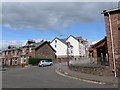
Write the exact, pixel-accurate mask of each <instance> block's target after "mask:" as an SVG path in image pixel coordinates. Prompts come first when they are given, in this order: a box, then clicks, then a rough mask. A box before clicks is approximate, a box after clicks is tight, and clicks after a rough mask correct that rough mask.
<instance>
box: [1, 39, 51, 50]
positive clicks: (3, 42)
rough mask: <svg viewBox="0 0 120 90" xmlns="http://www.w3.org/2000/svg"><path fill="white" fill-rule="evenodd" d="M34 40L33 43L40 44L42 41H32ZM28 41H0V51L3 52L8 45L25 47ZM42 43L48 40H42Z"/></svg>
mask: <svg viewBox="0 0 120 90" xmlns="http://www.w3.org/2000/svg"><path fill="white" fill-rule="evenodd" d="M33 40H35V42H36V43H37V42H40V41H41V40H43V39H33ZM27 41H28V40H20V41H17V40H11V41H7V40H2V41H0V50H4V49H7V47H8V46H9V45H14V46H16V47H21V46H24V45H26V43H27ZM44 41H50V40H44Z"/></svg>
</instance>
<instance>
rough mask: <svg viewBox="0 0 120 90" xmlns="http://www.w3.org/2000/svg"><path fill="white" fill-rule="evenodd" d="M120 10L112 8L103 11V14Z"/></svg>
mask: <svg viewBox="0 0 120 90" xmlns="http://www.w3.org/2000/svg"><path fill="white" fill-rule="evenodd" d="M118 10H120V8H115V9H110V10H103V12H102V13H101V14H105V13H108V12H114V11H118Z"/></svg>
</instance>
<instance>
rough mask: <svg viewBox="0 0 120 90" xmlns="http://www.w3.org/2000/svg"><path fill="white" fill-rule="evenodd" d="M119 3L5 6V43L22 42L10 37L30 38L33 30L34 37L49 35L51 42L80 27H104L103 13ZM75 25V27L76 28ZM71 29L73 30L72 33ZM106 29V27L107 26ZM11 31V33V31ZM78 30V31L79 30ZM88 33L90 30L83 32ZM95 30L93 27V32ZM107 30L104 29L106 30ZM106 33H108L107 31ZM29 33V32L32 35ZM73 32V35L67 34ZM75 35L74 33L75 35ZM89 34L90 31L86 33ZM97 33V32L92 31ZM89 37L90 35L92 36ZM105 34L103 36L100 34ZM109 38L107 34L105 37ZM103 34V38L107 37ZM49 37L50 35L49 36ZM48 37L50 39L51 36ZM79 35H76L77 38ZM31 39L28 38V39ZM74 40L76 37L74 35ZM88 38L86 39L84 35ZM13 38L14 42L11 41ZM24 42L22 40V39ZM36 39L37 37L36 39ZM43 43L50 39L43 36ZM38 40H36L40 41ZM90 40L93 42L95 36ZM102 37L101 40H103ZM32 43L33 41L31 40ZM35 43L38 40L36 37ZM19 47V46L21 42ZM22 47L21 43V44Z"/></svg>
mask: <svg viewBox="0 0 120 90" xmlns="http://www.w3.org/2000/svg"><path fill="white" fill-rule="evenodd" d="M117 7H118V3H117V2H112V3H109V2H107V3H105V2H104V3H100V2H96V3H85V2H84V3H83V2H75V3H72V2H70V3H69V2H67V3H65V2H63V3H60V2H59V3H53V2H45V3H42V2H38V3H36V2H35V3H33V2H32V3H30V2H26V3H25V2H21V3H20V2H16V3H2V13H0V15H1V14H2V25H0V26H2V27H4V28H2V30H3V33H9V34H3V35H4V36H3V40H6V41H7V40H8V39H6V38H9V41H10V40H11V41H12V40H14V41H15V40H16V41H17V40H18V37H14V39H13V38H12V37H10V33H11V32H14V34H19V33H18V31H19V30H20V32H22V33H24V34H26V32H25V30H33V32H32V33H36V32H37V33H43V34H44V33H49V35H51V38H50V39H54V38H55V37H56V36H57V35H61V34H67V35H69V34H71V33H72V31H73V30H74V29H76V27H78V26H76V25H78V24H79V25H81V26H82V25H86V26H89V25H91V23H94V26H95V25H98V24H97V23H102V24H103V23H104V20H103V19H104V17H103V15H101V12H102V11H103V10H105V9H113V8H117ZM73 25H74V26H73ZM75 26H76V27H75ZM71 27H72V28H73V27H74V28H73V29H72V30H71ZM103 27H104V26H103ZM9 29H10V30H9ZM77 29H78V28H77ZM80 29H82V30H83V29H84V30H88V28H87V29H86V28H82V27H81V28H79V30H78V31H76V32H80V31H81V30H80ZM91 29H93V28H92V27H89V30H91ZM103 29H104V28H103ZM104 31H105V30H104ZM28 32H29V31H28ZM65 32H71V33H65ZM73 32H74V31H73ZM85 32H87V31H85ZM92 32H93V33H94V30H93V31H92ZM88 33H89V32H88ZM98 33H101V32H98ZM104 34H105V33H104ZM104 34H103V36H105V35H104ZM46 35H48V34H46ZM49 35H48V36H45V37H50V36H49ZM75 35H76V34H75ZM25 36H26V37H27V35H25ZM73 36H74V34H73ZM83 36H84V35H83ZM26 37H24V38H21V37H19V40H23V39H24V40H26V39H28V37H27V38H26ZM10 38H11V39H10ZM20 38H21V39H20ZM35 38H36V37H35ZM38 38H39V39H41V38H42V39H49V38H44V37H42V35H41V38H40V36H39V37H38ZM38 38H36V39H38ZM84 38H87V39H89V38H90V39H93V40H95V39H94V38H92V36H91V37H90V36H89V38H88V37H84ZM101 38H102V37H99V38H97V39H101ZM30 39H32V38H30ZM33 39H34V37H33ZM17 43H18V42H17ZM20 43H21V41H20ZM3 44H4V43H3Z"/></svg>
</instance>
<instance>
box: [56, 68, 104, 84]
mask: <svg viewBox="0 0 120 90" xmlns="http://www.w3.org/2000/svg"><path fill="white" fill-rule="evenodd" d="M55 72H56V73H57V74H59V75H61V76H64V77H68V78H71V79H76V80H80V81H84V82H89V83H97V84H105V83H103V82H97V81H91V80H85V79H80V78H76V77H72V76H67V75H65V74H63V73H61V72H59V71H57V70H55Z"/></svg>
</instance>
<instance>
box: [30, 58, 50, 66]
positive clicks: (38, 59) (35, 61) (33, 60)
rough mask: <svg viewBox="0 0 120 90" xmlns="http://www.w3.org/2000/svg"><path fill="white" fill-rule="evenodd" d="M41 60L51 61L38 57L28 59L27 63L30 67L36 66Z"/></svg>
mask: <svg viewBox="0 0 120 90" xmlns="http://www.w3.org/2000/svg"><path fill="white" fill-rule="evenodd" d="M41 60H49V61H52V60H51V59H50V58H39V57H30V58H29V61H28V63H29V64H32V65H36V64H38V63H39V62H40V61H41Z"/></svg>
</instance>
